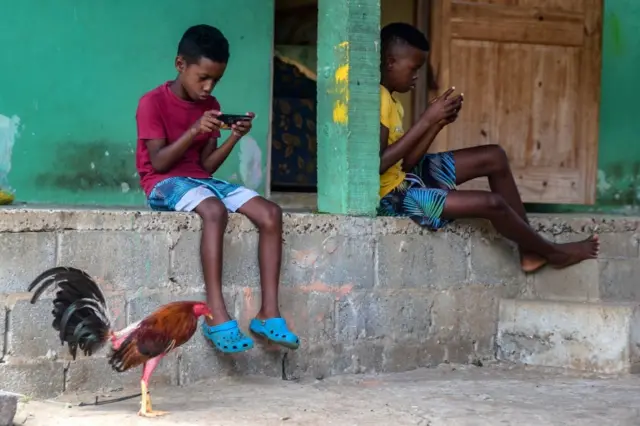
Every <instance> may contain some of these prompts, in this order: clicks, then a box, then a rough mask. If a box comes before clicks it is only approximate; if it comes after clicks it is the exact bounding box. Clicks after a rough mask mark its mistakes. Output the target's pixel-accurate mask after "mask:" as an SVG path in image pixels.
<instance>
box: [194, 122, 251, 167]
mask: <svg viewBox="0 0 640 426" xmlns="http://www.w3.org/2000/svg"><path fill="white" fill-rule="evenodd" d="M247 114H249V115H250V116H251V117H252V119H251V120H249V121H240V122H238V123H236V124H234V125H232V126H231V136H229V137H228V138H227V140H226V141H224V143H223V144H222V145H220V146H218V139H217V138H211V139H210V140H209V142H208V143H207V145H206V146H205V147H204V149H203V150H202V153H201V154H200V162H201V163H202V167H204V169H205V170H206V171H207V172H209V173H213V172H215V171H216V170H218V168H220V166H221V165H222V163H224V160H226V159H227V157H228V156H229V154H231V151H232V150H233V147H234V146H236V144H237V143H238V141H239V140H240V139H242V137H243V136H244V135H246V134H247V133H249V131H250V130H251V126H252V121H253V117H254V114H253V113H252V112H249V113H247Z"/></svg>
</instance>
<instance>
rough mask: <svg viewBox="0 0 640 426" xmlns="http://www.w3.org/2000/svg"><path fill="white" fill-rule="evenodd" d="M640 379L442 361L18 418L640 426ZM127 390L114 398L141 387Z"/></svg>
mask: <svg viewBox="0 0 640 426" xmlns="http://www.w3.org/2000/svg"><path fill="white" fill-rule="evenodd" d="M639 385H640V377H637V376H623V377H595V376H585V375H580V374H576V373H573V374H570V373H566V372H558V371H549V370H541V369H527V368H516V367H507V366H499V365H492V366H485V367H474V366H451V365H446V366H441V367H438V368H434V369H424V370H417V371H412V372H409V373H402V374H389V375H376V376H364V375H359V376H342V377H333V378H329V379H325V380H308V381H304V380H303V381H299V382H291V381H289V382H287V381H282V380H279V379H273V378H265V377H233V378H224V379H220V380H215V381H206V382H201V383H198V384H194V385H191V386H188V387H183V388H162V389H161V388H153V387H152V388H151V392H152V397H153V405H154V409H158V410H169V411H170V412H171V413H170V414H169V415H167V416H165V417H161V418H157V419H143V418H140V417H138V416H137V415H136V412H137V410H138V402H139V400H138V399H137V398H136V399H133V400H128V401H124V402H118V403H114V404H108V405H103V406H88V407H78V406H77V403H78V401H85V402H91V401H93V400H95V395H93V394H92V395H86V394H85V395H65V396H64V397H62V398H59V399H57V400H55V401H34V400H30V401H29V400H25V401H23V402H21V404H20V408H19V411H18V414H17V416H16V419H15V424H16V425H27V426H58V425H60V426H62V425H64V426H76V425H77V426H83V425H92V426H115V425H117V426H129V425H157V426H164V425H203V426H204V425H207V426H210V425H220V426H222V425H246V426H257V425H286V426H289V425H291V426H293V425H421V426H427V425H428V426H440V425H443V426H444V425H451V426H453V425H455V426H461V425H465V426H466V425H469V426H483V425H518V426H521V425H536V426H538V425H563V426H568V425H580V426H591V425H593V426H596V425H597V426H603V425H625V426H626V425H629V426H631V425H640V391H639V388H640V386H639ZM137 391H138V390H137V389H127V390H125V391H122V392H117V393H112V394H109V395H108V397H110V398H114V397H118V396H122V395H127V394H131V393H136V392H137Z"/></svg>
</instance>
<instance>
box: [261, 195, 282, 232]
mask: <svg viewBox="0 0 640 426" xmlns="http://www.w3.org/2000/svg"><path fill="white" fill-rule="evenodd" d="M261 216H262V220H261V223H260V224H259V225H260V227H261V228H263V229H266V230H272V229H279V228H281V227H282V209H281V208H280V206H279V205H277V204H276V203H272V202H270V201H269V202H267V203H265V207H264V213H263V214H262V215H261Z"/></svg>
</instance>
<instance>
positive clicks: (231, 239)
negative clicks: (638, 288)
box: [0, 208, 637, 397]
mask: <svg viewBox="0 0 640 426" xmlns="http://www.w3.org/2000/svg"><path fill="white" fill-rule="evenodd" d="M532 223H533V224H534V226H536V227H537V228H538V229H540V230H541V231H542V232H545V233H547V234H548V235H549V236H550V238H578V237H579V236H580V234H584V233H588V232H590V231H591V230H593V229H594V228H599V229H600V231H601V235H603V241H604V240H606V238H609V237H605V236H604V234H611V238H614V239H615V238H618V237H620V238H622V237H621V235H622V236H624V238H631V242H629V244H628V247H627V248H625V249H622V248H621V247H620V246H619V244H617V243H612V244H611V245H610V247H611V248H610V249H606V245H605V247H604V249H605V250H604V251H605V254H606V253H612V254H610V255H607V257H605V259H603V260H601V261H599V262H597V263H598V266H597V268H598V270H602V271H604V272H602V273H603V274H605V276H607V275H606V274H610V272H606V271H607V269H606V268H607V265H608V262H610V261H617V262H624V261H625V260H629V259H631V258H627V257H624V256H632V255H634V253H635V255H636V257H637V242H636V240H635V238H636V237H635V231H636V228H634V229H630V228H631V227H632V226H635V225H633V224H636V225H637V222H634V221H632V220H631V219H608V218H599V219H581V218H574V219H567V218H555V219H554V218H546V217H542V218H534V219H533V220H532ZM627 228H629V229H627ZM284 229H285V230H284V244H285V250H284V259H283V269H282V276H281V293H280V294H281V310H282V312H283V314H284V316H285V317H286V318H287V320H288V321H289V324H290V326H291V327H292V329H294V330H295V331H296V332H297V333H298V334H299V335H300V337H301V340H302V347H301V349H299V350H298V351H285V350H281V349H279V348H278V347H273V346H270V345H268V344H265V343H264V342H260V341H259V342H258V344H257V345H256V348H255V349H254V350H252V351H249V352H246V353H243V354H238V355H234V356H227V355H221V354H219V353H217V352H215V351H214V350H213V349H212V348H211V347H210V346H209V345H208V344H207V343H206V342H205V341H204V339H203V338H202V336H201V334H200V333H199V332H197V333H196V335H195V336H194V338H193V339H192V341H190V342H189V343H188V344H186V345H185V346H184V347H182V348H180V349H179V350H177V351H176V352H175V353H174V354H173V355H171V356H169V357H167V358H166V359H165V360H163V362H162V366H161V367H160V369H159V370H158V371H157V373H156V374H155V375H154V383H159V382H162V383H169V384H177V385H182V384H187V383H190V382H193V381H195V380H199V379H202V378H206V377H212V376H221V375H227V374H266V375H272V376H278V377H280V376H283V377H286V378H293V377H299V376H302V375H307V376H314V377H324V376H328V375H333V374H340V373H361V372H374V371H378V372H383V371H406V370H410V369H413V368H416V367H422V366H430V365H435V364H439V363H442V362H476V361H478V360H483V359H493V358H494V356H495V348H496V344H495V343H496V334H497V330H498V318H499V316H498V311H499V302H500V300H501V299H515V298H533V299H536V298H541V297H544V294H545V291H546V290H544V288H543V287H542V286H541V285H540V282H537V281H536V278H535V277H525V275H524V274H522V272H520V270H519V267H518V255H517V252H516V251H515V250H514V247H513V246H512V245H511V244H510V243H508V242H506V241H504V240H503V239H501V238H498V237H497V236H496V234H495V233H494V232H493V231H492V229H491V227H490V226H489V225H488V224H486V223H484V222H460V223H457V224H455V225H453V226H450V227H448V228H447V229H445V230H443V231H441V232H437V233H431V232H427V231H423V230H421V229H420V228H419V227H417V226H416V225H414V224H413V223H412V222H411V221H409V220H396V219H386V218H385V219H383V218H379V219H365V218H352V217H338V216H330V215H308V214H292V215H286V216H285V228H284ZM199 234H200V222H199V219H198V218H197V217H194V216H193V215H188V214H178V213H154V212H148V211H145V212H138V211H118V210H101V211H95V210H50V209H19V208H11V209H1V210H0V283H1V284H0V285H1V287H0V313H1V315H0V333H2V334H1V335H0V336H1V338H0V350H1V352H0V354H1V359H2V360H1V362H0V389H6V390H10V391H14V392H20V393H26V394H31V395H34V396H47V397H49V396H52V395H55V394H58V393H60V392H63V391H65V390H66V391H76V390H87V391H97V390H109V389H114V388H119V387H123V386H129V385H133V386H136V385H137V384H138V380H139V374H140V372H139V371H132V372H128V373H124V374H117V373H115V372H112V371H111V370H110V369H109V366H108V364H107V362H106V360H105V359H104V357H105V356H106V352H105V353H102V354H96V355H94V356H93V357H91V358H85V357H79V359H78V360H76V361H75V362H74V361H71V360H70V359H69V356H68V353H67V351H66V348H63V347H61V346H60V342H59V341H58V340H57V339H56V336H55V333H54V331H53V329H52V328H51V314H50V312H51V306H50V303H51V299H50V298H51V294H49V295H48V297H49V299H47V300H42V301H41V302H39V303H38V304H37V305H36V306H33V305H31V304H29V302H28V299H29V294H28V293H25V291H26V287H27V286H28V284H29V283H30V282H31V280H32V279H33V278H35V277H36V276H37V275H38V274H39V273H40V272H42V271H43V270H44V269H46V268H49V267H52V266H55V265H69V266H75V267H79V268H82V269H84V270H86V271H87V272H89V273H90V274H91V275H92V276H93V277H95V279H96V280H97V282H98V284H99V285H100V286H101V287H102V288H103V290H104V291H105V293H106V294H107V297H108V301H109V304H110V308H111V312H112V314H113V316H114V317H115V318H116V323H117V325H118V326H120V327H124V326H125V325H126V324H129V323H131V322H134V321H136V320H138V319H140V318H141V317H142V316H143V315H145V314H147V313H149V312H150V311H151V310H153V309H155V308H156V307H158V306H159V305H160V304H162V303H165V302H168V301H171V300H193V299H203V298H204V294H203V284H202V278H201V275H200V261H199V238H200V237H199ZM630 235H631V236H630ZM257 238H258V235H257V232H256V230H255V229H254V228H253V226H252V225H251V224H250V222H249V221H248V220H246V219H245V218H244V217H242V216H240V215H232V216H231V219H230V222H229V226H228V229H227V233H226V235H225V249H224V250H225V251H224V253H225V257H224V274H223V275H224V285H225V297H226V301H227V305H228V306H229V310H230V313H231V314H232V315H233V316H235V317H236V318H237V319H238V320H239V321H240V324H241V326H242V327H243V328H244V329H245V330H246V327H247V324H248V322H249V320H250V318H251V317H252V316H253V315H254V314H255V313H256V312H257V310H258V306H259V303H260V291H259V281H258V265H257V251H256V247H257V245H256V243H257ZM634 249H635V251H634ZM623 255H624V256H623ZM590 267H591V268H592V267H593V266H589V265H586V266H581V267H578V268H576V269H573V268H572V271H573V272H566V273H567V274H568V275H566V276H565V278H564V280H565V281H567V282H571V281H573V282H577V283H581V282H582V281H580V280H584V279H587V278H588V274H587V273H585V272H584V271H585V270H584V269H583V268H590ZM627 267H628V268H629V270H631V269H632V268H633V265H632V264H631V263H629V265H627ZM549 273H550V272H549ZM585 276H587V278H585ZM616 279H617V278H616ZM536 283H537V284H536ZM580 285H582V284H580ZM568 287H571V286H568ZM618 287H619V286H618V285H617V284H615V285H609V286H607V287H606V288H605V287H600V286H598V287H597V289H598V290H597V291H598V292H600V293H599V294H600V295H602V294H607V295H612V296H613V295H616V297H623V296H625V295H626V294H627V293H630V292H632V288H633V286H632V285H631V284H629V283H627V284H624V285H622V286H621V287H620V288H618ZM554 291H555V290H554ZM567 291H568V290H567ZM571 291H578V290H575V289H573V290H571Z"/></svg>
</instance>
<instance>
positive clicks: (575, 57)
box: [431, 0, 602, 204]
mask: <svg viewBox="0 0 640 426" xmlns="http://www.w3.org/2000/svg"><path fill="white" fill-rule="evenodd" d="M601 14H602V0H535V1H534V0H475V1H471V0H468V1H460V0H433V1H432V10H431V17H432V19H431V39H432V41H433V48H432V52H431V62H432V64H433V66H434V68H435V70H436V74H437V77H438V83H439V86H440V88H441V90H444V89H445V88H446V87H449V86H452V85H453V86H455V87H456V88H457V91H462V92H464V94H465V103H464V107H463V110H462V113H461V114H460V117H459V118H458V121H457V122H456V123H455V124H453V125H451V126H448V128H447V129H445V130H444V131H443V132H442V134H441V135H440V136H439V137H438V139H437V141H436V143H435V144H434V148H433V150H437V151H443V150H449V149H459V148H464V147H470V146H475V145H479V144H499V145H501V146H502V147H503V148H504V149H505V151H506V152H507V155H508V156H509V159H510V161H511V164H512V168H513V172H514V176H515V177H516V180H517V183H518V187H519V189H520V192H521V194H522V197H523V200H524V201H526V202H542V203H585V204H591V203H593V202H594V201H595V183H596V174H597V152H598V109H599V98H600V61H601V53H600V52H601V50H600V43H601V28H602V16H601ZM431 95H432V96H434V95H435V93H432V94H431ZM461 188H462V189H488V183H487V182H486V179H481V180H476V181H473V182H469V183H467V184H465V185H463V186H462V187H461Z"/></svg>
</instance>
